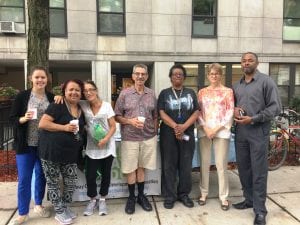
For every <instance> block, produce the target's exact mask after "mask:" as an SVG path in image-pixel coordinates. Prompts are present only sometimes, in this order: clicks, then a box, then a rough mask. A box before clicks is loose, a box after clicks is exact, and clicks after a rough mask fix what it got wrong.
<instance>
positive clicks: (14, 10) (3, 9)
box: [0, 0, 25, 23]
mask: <svg viewBox="0 0 300 225" xmlns="http://www.w3.org/2000/svg"><path fill="white" fill-rule="evenodd" d="M0 21H13V22H17V23H24V22H25V20H24V0H0Z"/></svg>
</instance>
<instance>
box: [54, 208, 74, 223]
mask: <svg viewBox="0 0 300 225" xmlns="http://www.w3.org/2000/svg"><path fill="white" fill-rule="evenodd" d="M54 218H55V219H56V220H57V221H58V222H60V224H63V225H67V224H71V223H72V218H71V217H70V216H69V214H67V213H66V211H64V212H63V213H56V214H55V217H54Z"/></svg>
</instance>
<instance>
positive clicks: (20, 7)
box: [0, 0, 26, 24]
mask: <svg viewBox="0 0 300 225" xmlns="http://www.w3.org/2000/svg"><path fill="white" fill-rule="evenodd" d="M21 2H23V6H15V5H12V6H10V5H5V6H4V5H3V6H1V5H0V12H1V8H18V9H22V8H23V10H22V11H23V21H22V22H17V21H13V22H14V23H24V24H25V21H26V19H25V0H22V1H21ZM1 21H10V20H1Z"/></svg>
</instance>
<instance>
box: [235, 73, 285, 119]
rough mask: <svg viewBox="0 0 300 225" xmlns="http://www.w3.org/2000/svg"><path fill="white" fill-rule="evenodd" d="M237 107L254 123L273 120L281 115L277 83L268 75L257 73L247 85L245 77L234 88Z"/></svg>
mask: <svg viewBox="0 0 300 225" xmlns="http://www.w3.org/2000/svg"><path fill="white" fill-rule="evenodd" d="M233 90H234V96H235V105H236V106H237V107H241V108H242V109H244V110H245V111H246V114H247V115H248V116H250V117H252V121H253V122H254V123H264V122H268V121H270V120H272V119H273V118H274V117H275V116H277V115H278V114H279V113H280V110H281V101H280V98H279V94H278V89H277V86H276V84H275V82H274V81H273V80H272V78H271V77H269V76H268V75H266V74H263V73H260V72H259V71H256V73H255V75H254V77H253V79H252V80H251V81H250V82H249V83H247V82H246V81H245V77H243V78H242V79H241V80H240V81H238V82H237V83H236V84H234V86H233Z"/></svg>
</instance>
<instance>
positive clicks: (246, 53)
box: [242, 52, 258, 62]
mask: <svg viewBox="0 0 300 225" xmlns="http://www.w3.org/2000/svg"><path fill="white" fill-rule="evenodd" d="M248 54H250V55H253V56H254V57H255V59H256V61H257V62H258V56H257V54H256V53H254V52H245V53H243V55H242V59H243V58H244V57H245V55H248Z"/></svg>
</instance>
